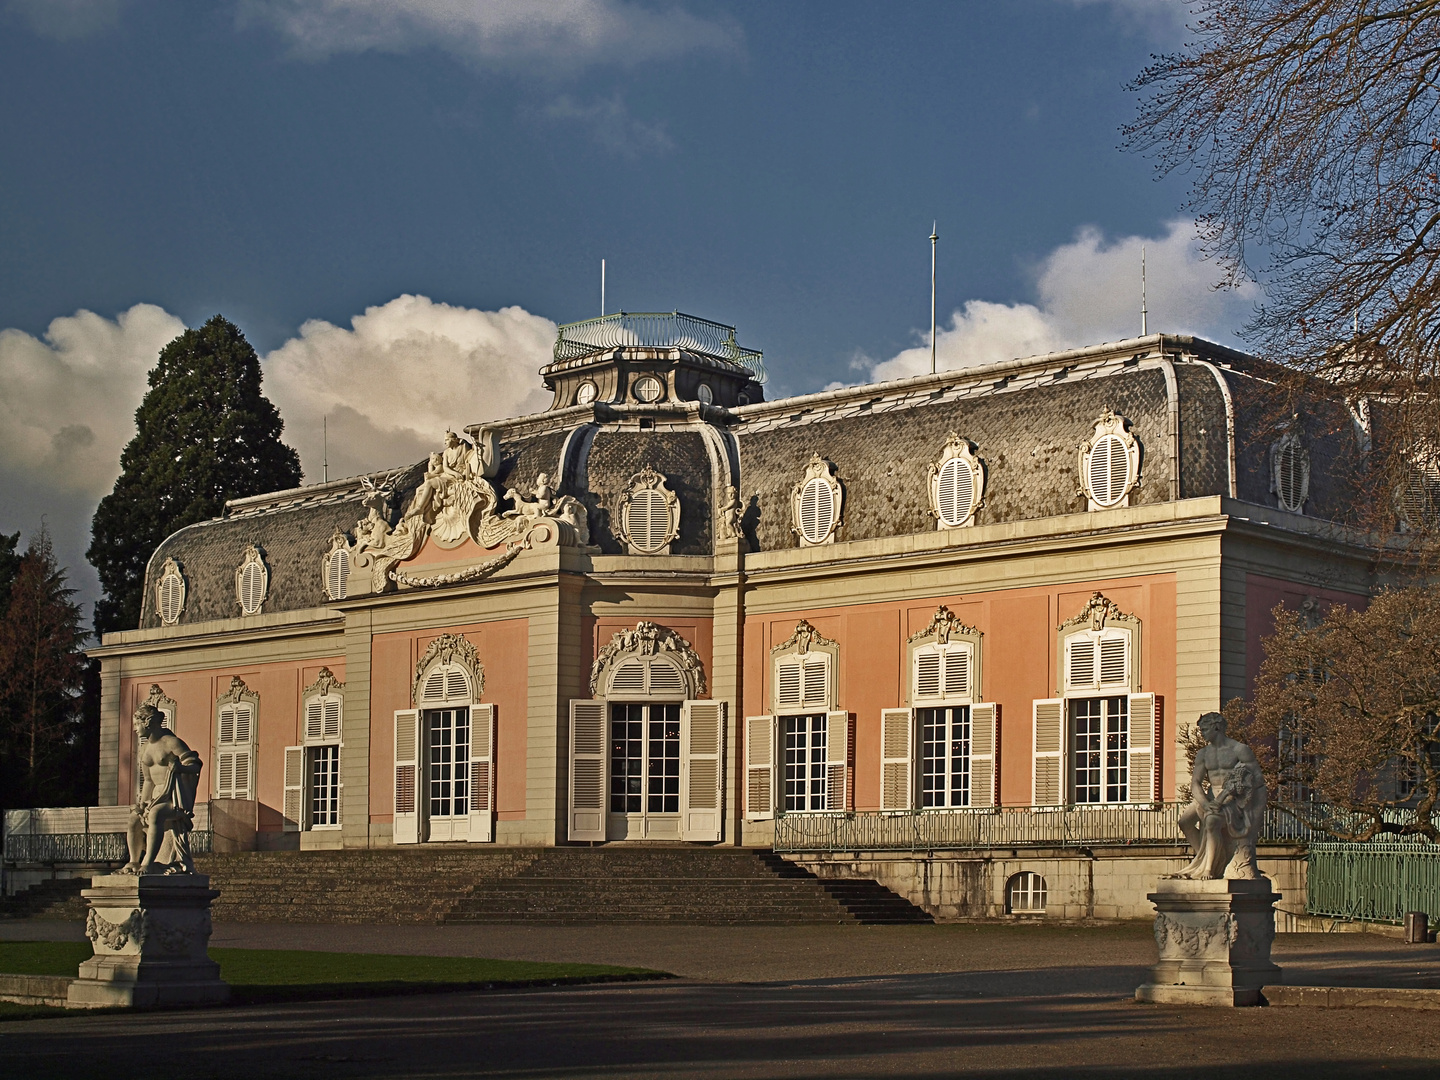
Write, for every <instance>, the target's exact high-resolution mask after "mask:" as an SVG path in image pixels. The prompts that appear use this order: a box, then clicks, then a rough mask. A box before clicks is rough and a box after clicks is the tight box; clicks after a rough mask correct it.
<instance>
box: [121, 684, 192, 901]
mask: <svg viewBox="0 0 1440 1080" xmlns="http://www.w3.org/2000/svg"><path fill="white" fill-rule="evenodd" d="M134 724H135V733H136V734H137V735H139V736H140V776H141V783H140V797H139V799H138V800H137V801H136V803H135V805H134V807H133V808H132V809H131V811H130V823H129V829H128V834H127V837H126V839H127V840H128V842H129V845H130V861H129V862H128V863H126V864H125V867H124V868H123V869H122V870H121V871H120V872H121V873H122V874H154V873H165V874H193V873H194V872H195V864H194V862H193V861H192V860H191V858H190V829H191V826H192V825H193V823H194V814H195V789H196V787H197V786H198V785H199V783H200V764H201V762H200V755H199V754H197V753H196V752H195V751H194V750H191V749H190V747H188V746H186V745H185V743H184V741H183V740H181V738H180V737H179V736H178V735H176V734H175V733H174V732H173V731H171V730H170V729H169V728H167V727H166V726H165V714H164V713H162V712H161V711H160V710H159V709H157V708H155V706H153V705H141V706H140V708H138V709H136V710H135V719H134ZM167 835H168V836H169V838H170V841H171V844H170V853H171V856H172V857H171V859H170V860H169V861H167V862H164V863H161V862H157V859H158V857H159V855H160V847H161V844H162V843H163V842H164V840H165V838H166V836H167Z"/></svg>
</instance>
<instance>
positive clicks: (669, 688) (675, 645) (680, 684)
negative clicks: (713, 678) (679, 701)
mask: <svg viewBox="0 0 1440 1080" xmlns="http://www.w3.org/2000/svg"><path fill="white" fill-rule="evenodd" d="M590 694H591V696H592V697H606V696H616V697H620V696H626V697H652V696H653V697H667V698H676V697H681V698H686V697H688V698H703V697H704V696H705V666H704V664H702V663H701V662H700V657H699V655H698V654H697V653H696V652H695V650H694V649H692V648H691V647H690V642H688V641H686V640H685V639H684V638H682V637H681V636H680V635H679V634H677V633H675V631H673V630H671V629H669V628H667V627H664V626H659V625H657V624H655V623H653V622H646V621H644V620H642V621H640V622H638V623H636V624H635V629H633V630H618V631H616V632H615V633H614V634H613V635H612V636H611V638H610V640H609V641H608V642H606V643H605V645H604V647H603V648H601V650H600V652H599V654H598V655H597V656H596V657H595V663H594V664H593V665H592V666H591V668H590Z"/></svg>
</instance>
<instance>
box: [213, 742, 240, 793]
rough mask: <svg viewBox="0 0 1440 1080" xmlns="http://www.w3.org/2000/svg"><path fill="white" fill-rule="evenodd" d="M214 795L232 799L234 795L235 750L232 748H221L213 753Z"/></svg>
mask: <svg viewBox="0 0 1440 1080" xmlns="http://www.w3.org/2000/svg"><path fill="white" fill-rule="evenodd" d="M215 797H216V798H217V799H233V798H234V797H235V752H234V751H233V750H221V751H220V752H219V753H217V754H216V755H215Z"/></svg>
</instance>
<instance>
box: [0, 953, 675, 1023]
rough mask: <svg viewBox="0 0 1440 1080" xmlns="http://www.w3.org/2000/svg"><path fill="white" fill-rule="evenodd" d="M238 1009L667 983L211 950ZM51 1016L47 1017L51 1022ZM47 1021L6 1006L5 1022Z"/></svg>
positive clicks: (458, 963)
mask: <svg viewBox="0 0 1440 1080" xmlns="http://www.w3.org/2000/svg"><path fill="white" fill-rule="evenodd" d="M89 956H90V946H89V944H88V943H87V942H83V941H0V972H4V973H6V974H11V975H74V974H75V973H76V970H77V969H78V968H79V966H80V963H81V961H83V960H85V959H88V958H89ZM210 957H211V959H213V960H216V961H218V962H219V964H220V977H221V978H222V979H224V980H225V981H226V982H228V983H229V984H230V987H231V994H232V997H233V999H234V1000H235V1001H237V1002H262V1001H266V1002H268V1001H295V1000H305V999H318V998H335V997H362V996H368V995H371V994H413V993H426V992H431V991H436V990H464V989H493V988H498V987H506V986H512V987H513V986H537V985H541V986H544V985H555V984H559V983H583V982H615V981H623V980H630V979H663V978H667V977H668V976H667V975H666V973H664V972H661V971H650V970H648V969H646V968H627V967H611V966H608V965H606V964H542V963H535V962H531V961H528V960H484V959H478V958H472V957H465V956H389V955H371V954H367V953H331V952H306V951H302V950H280V949H211V950H210ZM50 1011H51V1010H44V1013H45V1014H49V1013H50ZM21 1014H23V1015H25V1016H33V1015H41V1013H40V1012H37V1010H35V1008H34V1007H32V1006H28V1005H7V1004H6V1003H4V1002H0V1020H4V1019H20V1018H21Z"/></svg>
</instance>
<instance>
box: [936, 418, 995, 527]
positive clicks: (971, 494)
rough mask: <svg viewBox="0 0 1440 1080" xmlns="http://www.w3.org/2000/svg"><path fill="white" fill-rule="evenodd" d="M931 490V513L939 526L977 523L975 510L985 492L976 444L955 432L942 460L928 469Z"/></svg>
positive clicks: (982, 470) (981, 463)
mask: <svg viewBox="0 0 1440 1080" xmlns="http://www.w3.org/2000/svg"><path fill="white" fill-rule="evenodd" d="M925 476H926V481H927V484H928V487H929V492H930V513H931V515H932V516H933V517H934V518H935V522H936V527H937V528H940V529H959V528H962V527H964V526H966V525H971V524H974V519H975V511H976V510H978V509H979V508H980V506H981V504H982V497H983V495H984V493H985V463H984V462H983V461H981V460H980V459H979V458H978V457H976V456H975V445H974V444H973V443H972V442H970V440H969V439H962V438H961V437H960V436H959V435H956V434H955V433H954V432H953V431H952V432H951V433H950V438H949V439H948V440H947V441H946V443H945V445H944V447H943V448H942V449H941V451H940V459H939V461H937V462H935V463H933V464H931V465H930V466H928V467H927V468H926V470H925Z"/></svg>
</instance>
